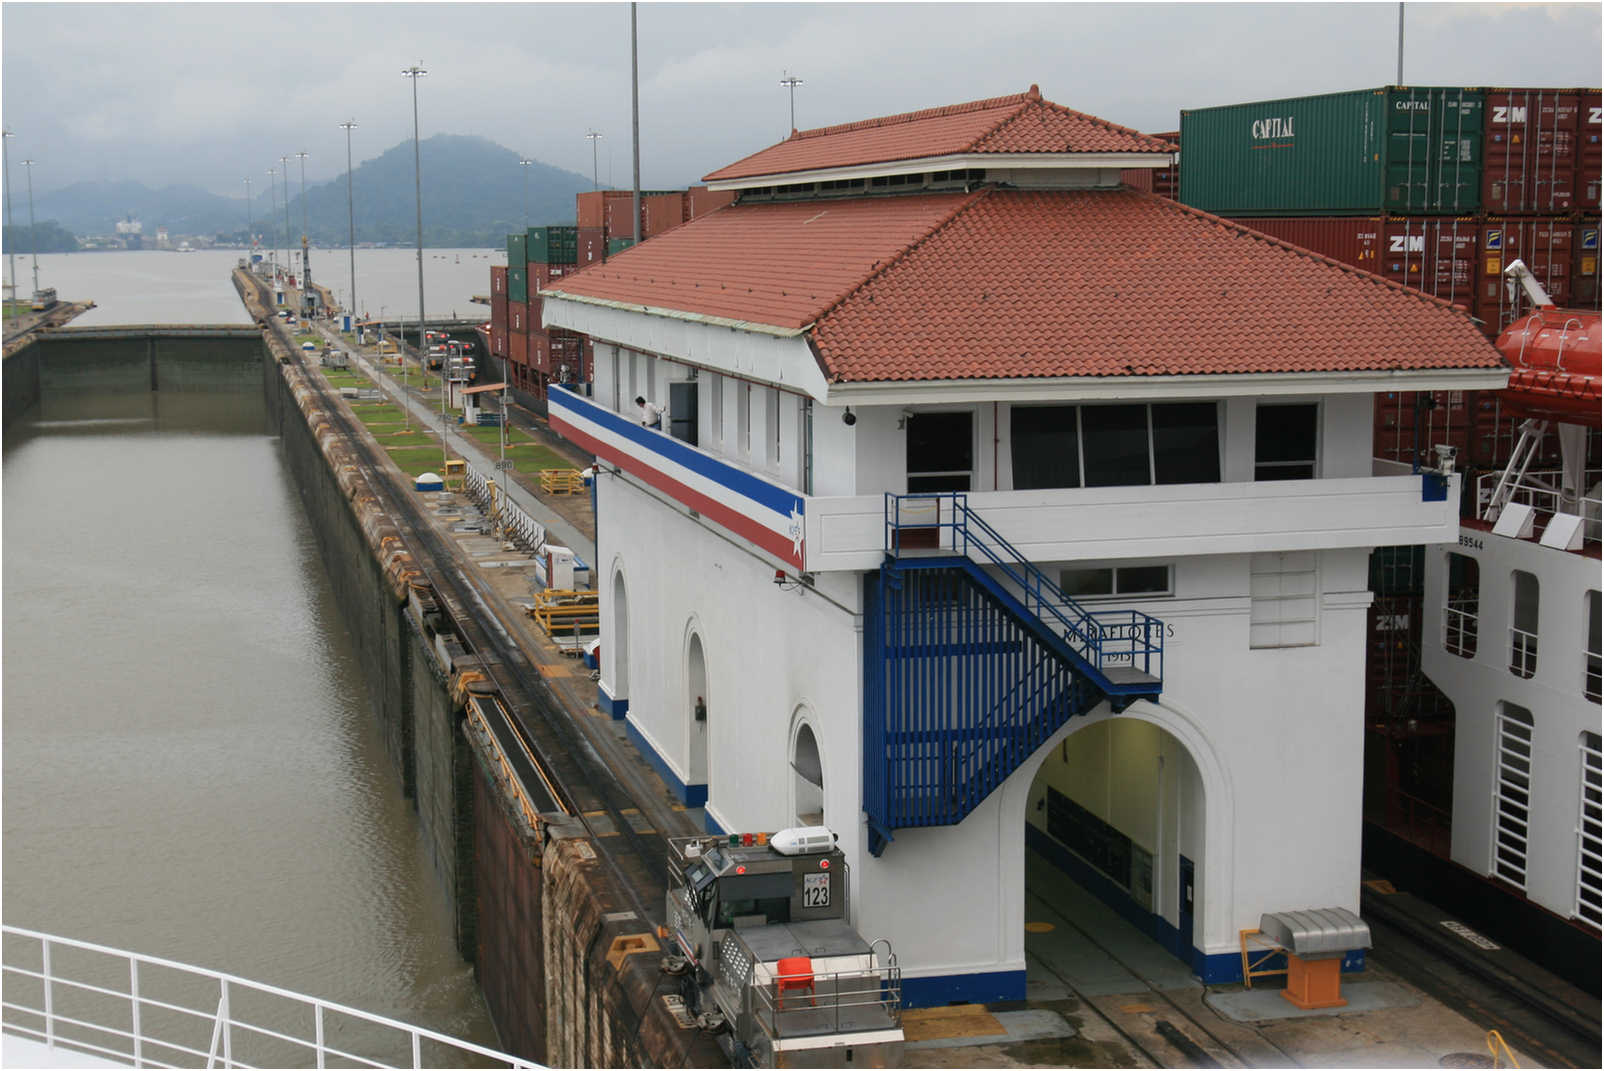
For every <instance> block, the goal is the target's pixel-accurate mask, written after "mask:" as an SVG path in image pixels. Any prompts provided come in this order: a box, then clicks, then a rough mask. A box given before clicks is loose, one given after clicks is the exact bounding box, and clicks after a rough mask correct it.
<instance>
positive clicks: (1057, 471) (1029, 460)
mask: <svg viewBox="0 0 1604 1071" xmlns="http://www.w3.org/2000/svg"><path fill="white" fill-rule="evenodd" d="M1079 411H1080V410H1079V407H1078V406H1073V405H1028V406H1027V405H1016V406H1014V407H1013V409H1011V410H1010V411H1009V414H1008V419H1009V424H1010V433H1009V438H1010V444H1011V448H1012V455H1013V464H1014V490H1016V491H1029V490H1034V489H1036V488H1042V487H1079V486H1080V424H1079V420H1078V414H1079Z"/></svg>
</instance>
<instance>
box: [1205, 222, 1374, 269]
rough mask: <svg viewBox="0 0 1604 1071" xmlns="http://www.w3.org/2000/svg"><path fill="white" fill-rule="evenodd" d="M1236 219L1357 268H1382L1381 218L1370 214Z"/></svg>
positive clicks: (1274, 236) (1263, 232) (1262, 232)
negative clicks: (1375, 217)
mask: <svg viewBox="0 0 1604 1071" xmlns="http://www.w3.org/2000/svg"><path fill="white" fill-rule="evenodd" d="M1236 222H1237V223H1240V224H1242V225H1243V226H1245V227H1251V228H1253V229H1254V230H1256V231H1258V232H1259V233H1261V234H1268V235H1270V236H1271V237H1272V238H1279V239H1281V240H1282V241H1283V242H1291V243H1292V244H1293V245H1295V246H1298V247H1299V248H1301V249H1307V250H1309V251H1310V252H1313V253H1319V254H1320V255H1321V256H1326V257H1330V258H1331V259H1332V260H1335V261H1339V262H1340V263H1343V264H1348V265H1352V266H1353V267H1355V268H1363V269H1364V270H1365V271H1372V272H1379V271H1380V270H1381V261H1380V248H1381V221H1380V220H1378V219H1374V218H1372V217H1369V216H1337V217H1332V216H1289V217H1286V218H1282V219H1239V220H1236Z"/></svg>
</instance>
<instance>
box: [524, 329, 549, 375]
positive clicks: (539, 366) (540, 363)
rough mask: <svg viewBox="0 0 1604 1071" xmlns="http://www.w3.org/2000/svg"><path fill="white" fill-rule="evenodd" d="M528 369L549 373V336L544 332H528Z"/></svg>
mask: <svg viewBox="0 0 1604 1071" xmlns="http://www.w3.org/2000/svg"><path fill="white" fill-rule="evenodd" d="M529 369H530V371H533V372H550V371H551V336H550V335H548V334H547V333H546V332H544V331H531V332H529Z"/></svg>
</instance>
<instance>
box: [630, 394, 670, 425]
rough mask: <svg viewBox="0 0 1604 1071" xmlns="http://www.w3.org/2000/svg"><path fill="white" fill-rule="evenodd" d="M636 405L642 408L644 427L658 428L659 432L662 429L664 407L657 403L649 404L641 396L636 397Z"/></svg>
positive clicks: (641, 420) (641, 414)
mask: <svg viewBox="0 0 1604 1071" xmlns="http://www.w3.org/2000/svg"><path fill="white" fill-rule="evenodd" d="M635 404H636V405H637V406H639V407H640V422H641V425H642V426H643V427H648V428H657V429H659V430H661V429H662V427H663V407H662V406H660V405H658V404H657V403H656V402H648V401H647V400H646V399H645V398H643V397H641V396H639V395H637V396H636V397H635Z"/></svg>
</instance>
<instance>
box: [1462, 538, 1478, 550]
mask: <svg viewBox="0 0 1604 1071" xmlns="http://www.w3.org/2000/svg"><path fill="white" fill-rule="evenodd" d="M1459 545H1460V546H1462V547H1469V548H1470V549H1471V550H1481V549H1482V542H1481V540H1480V539H1478V538H1476V537H1475V536H1468V535H1460V537H1459Z"/></svg>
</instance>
